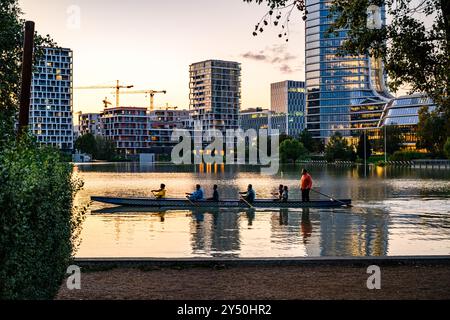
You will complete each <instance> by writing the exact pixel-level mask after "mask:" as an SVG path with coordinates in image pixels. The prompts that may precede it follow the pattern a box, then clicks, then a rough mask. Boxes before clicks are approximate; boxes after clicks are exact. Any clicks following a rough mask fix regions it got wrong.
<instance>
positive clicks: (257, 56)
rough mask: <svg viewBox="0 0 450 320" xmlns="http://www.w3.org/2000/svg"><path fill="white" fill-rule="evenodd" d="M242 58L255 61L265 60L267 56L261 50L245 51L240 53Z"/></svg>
mask: <svg viewBox="0 0 450 320" xmlns="http://www.w3.org/2000/svg"><path fill="white" fill-rule="evenodd" d="M241 56H242V57H243V58H246V59H250V60H257V61H264V60H267V56H266V55H265V54H263V52H262V51H260V52H259V53H253V52H250V51H249V52H247V53H244V54H242V55H241Z"/></svg>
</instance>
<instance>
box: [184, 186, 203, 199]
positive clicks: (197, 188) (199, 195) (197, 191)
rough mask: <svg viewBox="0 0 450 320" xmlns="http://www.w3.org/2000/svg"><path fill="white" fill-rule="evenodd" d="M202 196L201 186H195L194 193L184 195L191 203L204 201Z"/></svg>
mask: <svg viewBox="0 0 450 320" xmlns="http://www.w3.org/2000/svg"><path fill="white" fill-rule="evenodd" d="M204 194H205V193H204V192H203V189H202V186H201V185H199V184H198V185H196V186H195V191H194V192H193V193H186V195H188V196H189V200H191V201H200V200H204Z"/></svg>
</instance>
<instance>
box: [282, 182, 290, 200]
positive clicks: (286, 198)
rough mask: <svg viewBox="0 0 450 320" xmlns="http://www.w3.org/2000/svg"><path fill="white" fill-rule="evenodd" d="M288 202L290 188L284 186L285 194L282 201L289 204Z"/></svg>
mask: <svg viewBox="0 0 450 320" xmlns="http://www.w3.org/2000/svg"><path fill="white" fill-rule="evenodd" d="M288 200H289V188H288V186H284V188H283V194H282V196H281V201H282V202H288Z"/></svg>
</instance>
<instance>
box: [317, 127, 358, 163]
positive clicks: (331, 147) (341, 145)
mask: <svg viewBox="0 0 450 320" xmlns="http://www.w3.org/2000/svg"><path fill="white" fill-rule="evenodd" d="M325 159H326V160H327V161H328V162H334V161H336V160H342V161H354V160H355V159H356V153H355V151H354V150H353V148H352V147H351V146H349V145H348V143H347V140H345V139H344V138H343V137H342V134H341V133H339V132H336V133H335V134H334V135H333V136H332V137H331V138H330V141H328V143H327V145H326V146H325Z"/></svg>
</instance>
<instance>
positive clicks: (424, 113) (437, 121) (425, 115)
mask: <svg viewBox="0 0 450 320" xmlns="http://www.w3.org/2000/svg"><path fill="white" fill-rule="evenodd" d="M446 125H447V123H446V121H445V119H444V118H443V117H442V116H441V115H440V114H439V113H438V112H437V111H432V112H430V111H429V109H428V108H422V109H420V110H419V125H418V127H417V139H418V141H417V147H418V148H420V149H421V148H423V149H427V150H428V151H429V152H431V153H433V154H434V155H436V156H438V155H442V151H443V148H444V144H445V141H446V139H447V136H446V135H445V130H444V128H445V126H446Z"/></svg>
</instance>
